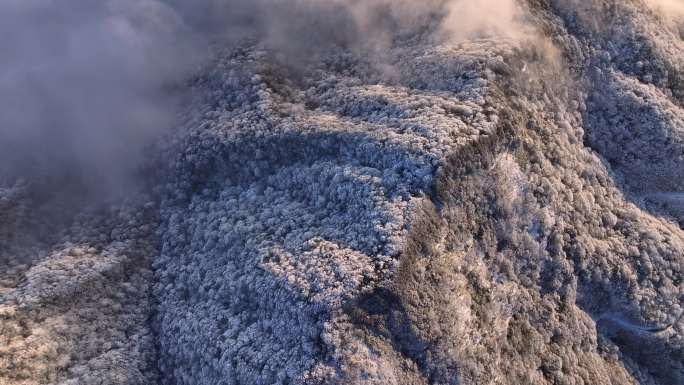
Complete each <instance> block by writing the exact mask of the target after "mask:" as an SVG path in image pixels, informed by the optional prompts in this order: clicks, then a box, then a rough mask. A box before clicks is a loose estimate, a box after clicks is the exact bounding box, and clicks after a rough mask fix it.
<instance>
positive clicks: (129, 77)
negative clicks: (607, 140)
mask: <svg viewBox="0 0 684 385" xmlns="http://www.w3.org/2000/svg"><path fill="white" fill-rule="evenodd" d="M519 18H520V10H519V8H518V6H517V4H516V2H515V1H514V0H502V1H499V0H482V1H469V0H425V1H420V2H419V1H414V0H365V1H363V0H280V1H278V0H252V1H248V0H197V1H187V0H100V1H90V0H66V1H61V2H57V1H53V0H5V1H3V2H2V3H1V4H0V52H2V55H0V105H1V106H2V107H1V109H2V110H1V111H2V113H1V114H0V138H1V140H0V180H1V179H2V178H3V177H7V176H10V177H16V176H28V177H31V178H37V179H41V178H48V179H49V178H53V179H54V178H61V177H62V176H64V177H69V178H73V179H74V180H78V181H80V182H83V183H85V184H87V185H88V186H90V187H95V189H98V190H100V191H109V190H113V189H116V188H117V186H121V185H125V184H126V183H127V182H128V179H127V178H128V176H129V175H130V174H131V172H132V171H133V170H134V169H135V168H136V167H137V166H138V164H139V162H140V161H141V159H143V157H144V151H145V148H146V146H148V145H149V144H150V143H152V142H153V141H154V140H156V138H157V137H158V135H159V134H160V133H163V132H164V131H165V130H166V129H167V128H168V127H170V126H172V125H173V121H174V117H175V115H174V114H175V111H176V110H175V106H174V98H173V97H172V96H173V95H172V92H169V89H171V88H172V86H174V85H178V84H181V83H182V82H183V81H184V79H186V78H187V77H188V76H189V75H190V74H192V72H193V71H195V70H196V68H198V65H199V64H200V63H202V62H203V61H204V60H205V59H206V58H207V53H208V47H209V46H210V45H211V44H219V45H220V44H230V43H231V42H236V41H238V40H240V39H243V38H247V37H250V38H252V39H254V40H259V41H262V42H264V44H266V45H268V46H270V47H272V48H273V49H274V50H275V51H277V52H278V53H279V54H280V55H281V56H283V57H284V58H285V60H289V61H292V62H294V64H295V65H296V64H297V61H299V60H301V59H300V58H302V57H307V58H314V59H315V58H316V56H317V54H320V53H322V52H324V51H325V49H327V48H332V47H337V46H339V47H345V48H348V49H351V50H357V51H363V52H369V53H370V54H371V55H378V56H382V53H383V52H386V51H387V50H388V48H389V47H390V46H391V45H392V44H393V43H394V41H395V40H396V39H397V38H398V37H399V36H402V35H403V34H411V33H427V34H433V35H435V36H437V35H439V36H441V37H442V38H445V37H446V38H453V39H465V38H470V37H473V36H482V35H488V34H490V35H491V34H501V35H506V36H510V37H516V36H519V35H520V33H524V28H522V27H521V25H522V24H521V23H520V22H519Z"/></svg>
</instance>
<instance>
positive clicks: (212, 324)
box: [0, 0, 684, 385]
mask: <svg viewBox="0 0 684 385" xmlns="http://www.w3.org/2000/svg"><path fill="white" fill-rule="evenodd" d="M390 3H391V2H390ZM656 3H657V4H656ZM663 4H666V2H644V1H641V0H628V1H627V0H625V1H611V0H591V1H575V0H529V1H527V2H526V3H525V5H524V11H520V12H523V14H521V15H523V16H521V17H522V19H523V20H524V23H525V24H524V28H517V27H516V28H517V29H516V33H515V34H511V33H500V31H494V33H484V34H479V35H470V34H469V35H468V37H467V38H466V37H464V36H462V35H459V36H458V38H455V39H454V38H452V39H444V38H438V36H439V37H441V36H442V35H441V33H442V32H443V30H442V29H440V27H439V26H438V25H439V24H440V23H443V22H444V15H439V14H436V15H432V14H431V15H429V18H428V20H430V22H431V23H433V24H434V25H433V24H427V25H420V28H417V29H410V30H408V31H403V30H402V31H401V33H397V34H396V35H393V36H391V39H388V42H389V43H388V44H387V45H383V46H382V48H381V52H382V55H381V56H378V54H377V52H378V50H377V47H374V48H373V50H371V51H365V50H360V49H359V48H358V47H357V46H353V45H348V44H340V45H332V46H330V47H324V48H321V49H320V50H318V49H317V50H316V51H315V55H312V58H311V60H291V59H292V57H291V56H283V55H284V54H283V52H282V51H280V52H279V51H278V50H274V48H273V47H272V45H271V43H272V42H268V41H266V42H264V41H258V40H247V41H241V42H240V43H239V44H233V45H231V46H230V48H226V47H222V48H221V49H218V50H217V54H216V58H215V60H213V61H212V63H211V64H210V65H208V66H206V67H204V68H203V70H202V71H201V72H200V73H199V74H197V76H196V77H195V78H194V79H193V80H192V81H191V82H189V84H188V88H189V90H188V94H189V96H188V101H187V103H186V109H185V111H184V113H182V114H181V116H180V117H179V119H178V121H179V123H178V127H177V128H176V129H174V131H173V132H171V133H169V134H168V135H167V136H166V137H164V139H163V140H162V141H161V143H159V144H158V145H157V146H155V147H154V149H151V150H150V153H151V154H152V153H153V154H152V155H150V163H151V164H152V166H149V167H148V170H147V171H146V172H147V173H148V174H149V184H150V186H149V187H146V188H141V189H139V190H141V191H136V192H135V193H131V194H129V195H130V196H127V197H125V198H123V199H118V200H115V201H114V202H109V203H107V204H106V205H105V204H102V203H97V204H95V203H93V204H90V203H88V204H83V203H82V202H81V201H79V200H78V199H74V198H73V197H72V198H71V199H69V200H66V201H65V200H64V199H59V197H53V196H51V195H50V194H47V197H46V194H45V193H44V191H45V188H46V187H45V185H44V184H40V183H37V182H36V181H32V180H30V179H26V178H24V179H23V180H8V181H4V183H5V187H4V188H0V262H2V263H4V264H5V266H6V268H4V269H0V384H3V385H4V384H98V383H102V384H378V385H380V384H511V385H513V384H587V385H588V384H591V385H594V384H642V385H643V384H654V385H655V384H658V385H670V384H671V385H678V384H682V383H684V317H683V315H684V303H683V302H682V300H684V283H683V280H684V271H683V270H684V231H683V230H682V227H681V226H682V224H684V167H683V166H684V41H682V39H681V36H680V35H679V30H678V28H679V24H678V20H679V19H678V18H676V17H674V15H675V14H674V13H672V12H673V11H672V9H670V11H669V12H670V13H669V15H670V17H666V16H664V15H663V13H661V11H660V9H661V8H659V7H662V6H663ZM683 15H684V13H683ZM446 19H447V20H448V19H449V17H447V18H446ZM392 31H394V29H392ZM473 36H476V37H473ZM298 52H301V51H298ZM314 56H315V57H314ZM307 59H308V58H307Z"/></svg>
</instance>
